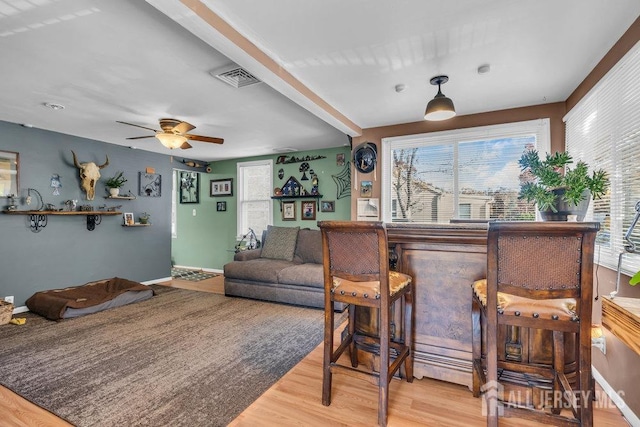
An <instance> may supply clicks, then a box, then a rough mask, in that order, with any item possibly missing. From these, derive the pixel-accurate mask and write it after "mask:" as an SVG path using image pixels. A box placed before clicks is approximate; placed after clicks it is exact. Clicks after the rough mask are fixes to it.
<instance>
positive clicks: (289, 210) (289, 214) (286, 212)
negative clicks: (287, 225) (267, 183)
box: [282, 200, 296, 221]
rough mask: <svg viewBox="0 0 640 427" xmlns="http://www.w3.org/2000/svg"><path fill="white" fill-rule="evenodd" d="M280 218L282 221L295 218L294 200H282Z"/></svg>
mask: <svg viewBox="0 0 640 427" xmlns="http://www.w3.org/2000/svg"><path fill="white" fill-rule="evenodd" d="M282 220H283V221H295V220H296V201H295V200H293V201H288V202H282Z"/></svg>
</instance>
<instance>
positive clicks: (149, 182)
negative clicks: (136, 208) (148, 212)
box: [138, 172, 162, 197]
mask: <svg viewBox="0 0 640 427" xmlns="http://www.w3.org/2000/svg"><path fill="white" fill-rule="evenodd" d="M138 175H139V177H140V188H139V189H138V194H139V195H140V196H148V197H160V195H161V185H160V184H161V180H162V177H161V176H160V174H159V173H146V172H138Z"/></svg>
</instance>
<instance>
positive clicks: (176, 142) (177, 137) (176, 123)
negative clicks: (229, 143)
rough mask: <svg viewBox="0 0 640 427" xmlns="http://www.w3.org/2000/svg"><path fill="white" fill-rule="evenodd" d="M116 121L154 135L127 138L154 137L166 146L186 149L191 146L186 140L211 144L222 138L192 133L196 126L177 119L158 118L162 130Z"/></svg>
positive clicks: (220, 141) (221, 140)
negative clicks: (148, 131) (145, 130)
mask: <svg viewBox="0 0 640 427" xmlns="http://www.w3.org/2000/svg"><path fill="white" fill-rule="evenodd" d="M116 122H117V123H122V124H123V125H129V126H135V127H138V128H142V129H147V130H150V131H153V132H155V135H148V136H133V137H131V138H127V139H142V138H152V137H154V136H155V137H156V138H158V140H159V141H160V142H161V143H162V145H164V146H165V147H167V148H170V149H174V148H182V149H183V150H186V149H187V148H191V144H189V143H188V142H187V140H192V141H200V142H211V143H213V144H222V143H223V142H224V139H222V138H214V137H211V136H201V135H192V134H190V133H187V132H189V131H190V130H193V129H195V128H196V127H195V126H194V125H192V124H191V123H187V122H183V121H181V120H177V119H160V120H159V122H160V128H161V129H162V130H156V129H152V128H148V127H146V126H140V125H135V124H133V123H127V122H121V121H119V120H116Z"/></svg>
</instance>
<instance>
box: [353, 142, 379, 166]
mask: <svg viewBox="0 0 640 427" xmlns="http://www.w3.org/2000/svg"><path fill="white" fill-rule="evenodd" d="M377 161H378V150H377V148H376V145H375V144H374V143H372V142H364V143H362V144H360V145H358V147H356V150H355V152H354V154H353V163H354V164H355V166H356V169H358V171H359V172H362V173H370V172H373V170H374V169H375V167H376V162H377Z"/></svg>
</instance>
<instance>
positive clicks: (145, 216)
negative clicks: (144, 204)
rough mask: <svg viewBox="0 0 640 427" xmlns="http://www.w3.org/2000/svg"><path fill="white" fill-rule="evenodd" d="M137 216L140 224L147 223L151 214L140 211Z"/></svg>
mask: <svg viewBox="0 0 640 427" xmlns="http://www.w3.org/2000/svg"><path fill="white" fill-rule="evenodd" d="M139 218H140V224H147V223H148V222H149V218H151V214H148V213H146V212H142V213H141V214H140V216H139Z"/></svg>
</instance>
